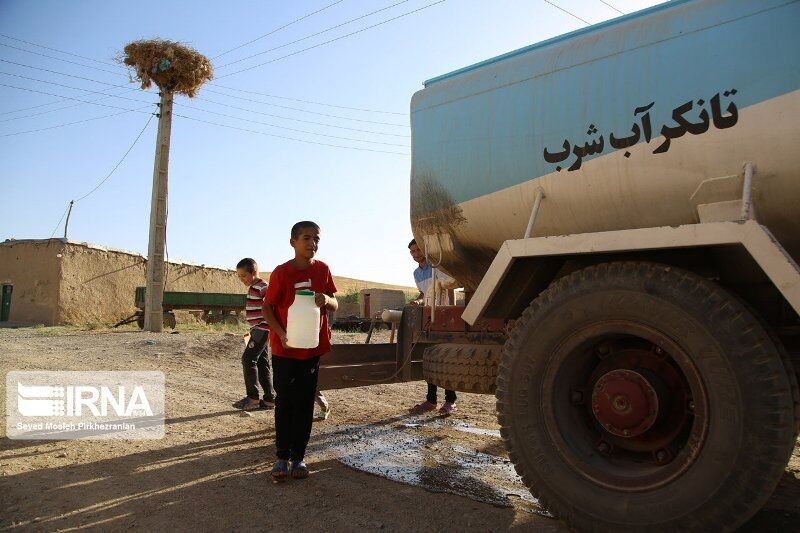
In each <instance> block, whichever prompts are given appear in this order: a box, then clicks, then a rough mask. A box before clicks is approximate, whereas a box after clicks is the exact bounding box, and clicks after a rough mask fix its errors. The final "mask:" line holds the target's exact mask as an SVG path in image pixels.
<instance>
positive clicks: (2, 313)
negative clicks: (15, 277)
mask: <svg viewBox="0 0 800 533" xmlns="http://www.w3.org/2000/svg"><path fill="white" fill-rule="evenodd" d="M13 290H14V287H13V285H3V292H2V297H0V322H8V316H9V315H10V314H11V293H12V292H13Z"/></svg>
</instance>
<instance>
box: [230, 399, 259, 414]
mask: <svg viewBox="0 0 800 533" xmlns="http://www.w3.org/2000/svg"><path fill="white" fill-rule="evenodd" d="M232 405H233V407H234V409H241V410H242V411H252V410H253V409H258V408H259V407H261V402H259V401H258V400H256V399H253V398H250V397H248V396H245V397H244V398H242V399H241V400H239V401H237V402H234V403H233V404H232Z"/></svg>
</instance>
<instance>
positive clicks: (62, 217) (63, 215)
mask: <svg viewBox="0 0 800 533" xmlns="http://www.w3.org/2000/svg"><path fill="white" fill-rule="evenodd" d="M68 210H69V204H67V208H66V209H64V213H63V214H62V215H61V218H59V219H58V223H57V224H56V227H55V228H53V233H51V234H50V237H49V238H48V240H50V239H52V238H53V235H55V234H56V231H58V227H59V226H60V225H61V221H62V220H64V217H65V216H67V211H68Z"/></svg>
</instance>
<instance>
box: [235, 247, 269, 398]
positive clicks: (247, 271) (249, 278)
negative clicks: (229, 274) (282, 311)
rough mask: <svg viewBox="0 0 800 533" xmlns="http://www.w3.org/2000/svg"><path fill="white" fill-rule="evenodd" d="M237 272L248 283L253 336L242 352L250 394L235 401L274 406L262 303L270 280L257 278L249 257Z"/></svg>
mask: <svg viewBox="0 0 800 533" xmlns="http://www.w3.org/2000/svg"><path fill="white" fill-rule="evenodd" d="M236 275H237V276H239V280H240V281H241V282H242V283H244V284H245V285H247V287H248V290H247V302H246V304H245V316H246V318H247V322H248V324H250V339H249V340H248V341H247V345H246V347H245V349H244V353H243V354H242V367H243V369H244V386H245V390H246V392H247V395H246V396H245V397H244V398H242V399H241V400H239V401H238V402H236V403H234V404H233V406H234V407H235V408H236V409H242V410H245V411H249V410H251V409H258V408H263V409H272V408H273V407H275V391H274V390H273V389H272V368H271V364H270V358H269V347H268V342H267V341H268V340H269V326H268V325H267V323H266V322H265V321H264V318H263V316H262V311H261V306H262V302H263V300H264V297H265V296H266V294H267V282H266V281H264V280H263V279H261V278H259V277H258V264H257V263H256V261H255V259H251V258H249V257H246V258H244V259H242V260H241V261H239V263H238V264H237V265H236ZM258 383H260V384H261V388H262V389H264V398H263V399H261V400H259V398H258V396H259V394H258Z"/></svg>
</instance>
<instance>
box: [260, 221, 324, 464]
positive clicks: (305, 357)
mask: <svg viewBox="0 0 800 533" xmlns="http://www.w3.org/2000/svg"><path fill="white" fill-rule="evenodd" d="M319 234H320V229H319V226H318V225H317V224H315V223H314V222H311V221H303V222H298V223H297V224H295V225H294V226H292V234H291V239H290V241H289V243H290V244H291V246H292V248H294V259H292V260H291V261H287V262H286V263H284V264H282V265H280V266H278V267H277V268H275V270H274V271H273V272H272V274H271V275H270V277H269V287H268V288H267V296H266V298H265V299H264V317H265V318H266V319H267V322H268V323H269V325H270V329H271V333H270V345H271V347H272V376H273V384H274V386H275V393H276V396H275V447H276V448H277V456H278V460H277V461H276V463H275V466H274V467H273V469H272V477H273V479H275V480H283V479H285V478H286V477H287V476H288V475H289V470H290V467H291V475H292V477H293V478H295V479H301V478H305V477H308V467H307V466H306V464H305V463H304V462H303V459H304V456H305V452H306V446H307V445H308V439H309V437H310V436H311V425H312V422H313V417H314V396H315V393H316V390H317V377H318V375H319V358H320V356H321V355H323V354H326V353H328V352H329V351H330V349H331V333H330V329H329V328H328V316H327V315H328V314H327V312H326V311H335V310H336V309H337V308H338V307H339V304H338V302H337V301H336V298H335V297H334V293H335V292H336V285H334V283H333V276H331V271H330V269H329V268H328V265H326V264H325V263H323V262H322V261H319V260H316V259H314V256H315V255H316V253H317V249H318V247H319ZM298 290H312V291H314V293H315V295H314V300H315V302H316V304H317V305H318V306H319V307H321V308H322V309H320V330H319V344H318V345H317V347H316V348H311V349H300V348H290V347H289V346H288V345H287V338H286V317H287V315H288V313H289V307H290V306H291V305H292V303H293V302H294V295H295V291H298ZM289 461H291V465H289Z"/></svg>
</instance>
